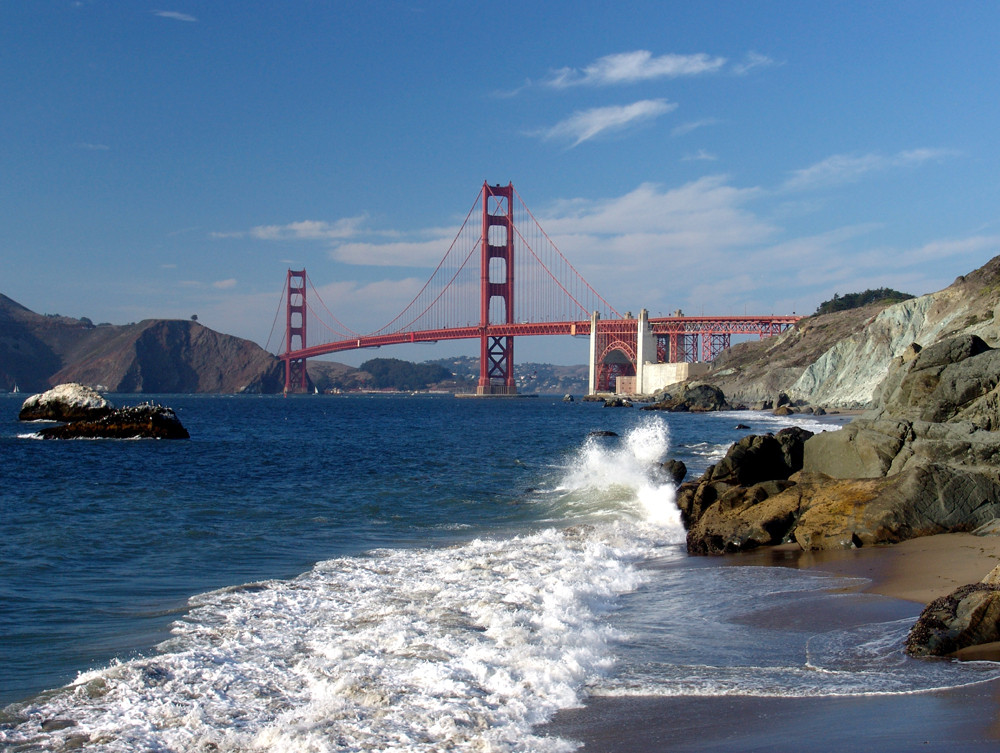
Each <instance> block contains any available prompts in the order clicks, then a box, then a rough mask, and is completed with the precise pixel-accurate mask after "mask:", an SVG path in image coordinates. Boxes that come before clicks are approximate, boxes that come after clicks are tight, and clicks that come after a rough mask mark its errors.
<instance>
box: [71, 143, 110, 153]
mask: <svg viewBox="0 0 1000 753" xmlns="http://www.w3.org/2000/svg"><path fill="white" fill-rule="evenodd" d="M75 146H76V148H77V149H86V150H87V151H89V152H107V151H110V149H111V147H110V146H108V145H107V144H91V143H88V142H81V143H79V144H76V145H75Z"/></svg>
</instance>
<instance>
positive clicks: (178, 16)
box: [153, 10, 198, 23]
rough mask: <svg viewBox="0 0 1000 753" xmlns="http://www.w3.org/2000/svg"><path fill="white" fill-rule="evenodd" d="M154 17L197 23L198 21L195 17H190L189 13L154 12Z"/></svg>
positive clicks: (172, 11)
mask: <svg viewBox="0 0 1000 753" xmlns="http://www.w3.org/2000/svg"><path fill="white" fill-rule="evenodd" d="M153 15H154V16H159V17H160V18H172V19H173V20H174V21H188V22H191V23H193V22H195V21H197V20H198V19H197V18H195V17H194V16H189V15H188V14H187V13H178V12H177V11H174V10H154V11H153Z"/></svg>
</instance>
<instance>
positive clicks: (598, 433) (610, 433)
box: [587, 429, 618, 437]
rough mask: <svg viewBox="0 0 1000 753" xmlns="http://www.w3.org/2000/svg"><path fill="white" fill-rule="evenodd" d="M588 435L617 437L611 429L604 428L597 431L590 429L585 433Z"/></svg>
mask: <svg viewBox="0 0 1000 753" xmlns="http://www.w3.org/2000/svg"><path fill="white" fill-rule="evenodd" d="M587 436H588V437H617V436H618V435H617V434H616V433H615V432H613V431H607V430H605V429H600V430H597V431H592V432H590V433H589V434H587Z"/></svg>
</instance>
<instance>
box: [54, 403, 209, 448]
mask: <svg viewBox="0 0 1000 753" xmlns="http://www.w3.org/2000/svg"><path fill="white" fill-rule="evenodd" d="M38 433H39V435H40V436H41V437H42V438H43V439H98V438H100V439H135V438H148V439H189V438H190V436H191V435H190V434H188V431H187V429H185V428H184V427H183V426H182V425H181V422H180V420H179V419H178V418H177V414H176V413H174V411H173V410H172V409H171V408H166V407H164V406H162V405H152V404H150V403H145V404H143V405H137V406H135V407H131V408H119V409H118V410H116V411H113V412H112V413H109V414H108V415H106V416H103V417H101V418H98V419H94V420H81V421H73V422H72V423H68V424H65V425H63V426H50V427H48V428H45V429H42V430H41V431H39V432H38Z"/></svg>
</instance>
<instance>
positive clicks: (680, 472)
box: [660, 458, 688, 484]
mask: <svg viewBox="0 0 1000 753" xmlns="http://www.w3.org/2000/svg"><path fill="white" fill-rule="evenodd" d="M660 468H662V469H663V470H664V471H665V472H666V473H667V475H669V476H670V478H672V479H673V480H674V483H675V484H680V483H681V482H682V481H684V477H685V476H687V472H688V469H687V466H686V465H684V463H682V462H681V461H680V460H674V459H673V458H671V459H670V460H668V461H666V462H665V463H661V464H660Z"/></svg>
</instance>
